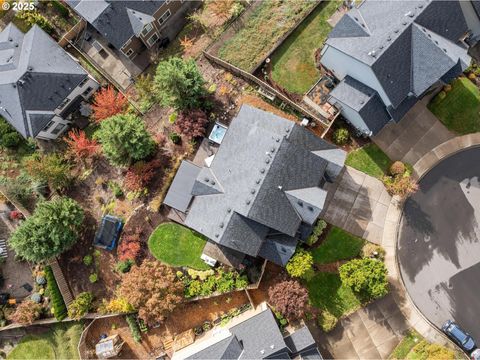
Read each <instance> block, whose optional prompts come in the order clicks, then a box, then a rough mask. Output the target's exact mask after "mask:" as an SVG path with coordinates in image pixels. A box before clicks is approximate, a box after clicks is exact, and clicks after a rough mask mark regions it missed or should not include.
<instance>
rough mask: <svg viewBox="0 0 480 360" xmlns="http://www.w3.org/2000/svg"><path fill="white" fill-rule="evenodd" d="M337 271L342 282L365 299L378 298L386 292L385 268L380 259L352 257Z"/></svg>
mask: <svg viewBox="0 0 480 360" xmlns="http://www.w3.org/2000/svg"><path fill="white" fill-rule="evenodd" d="M339 272H340V279H341V280H342V283H343V284H344V285H346V286H349V287H350V288H352V290H353V291H354V292H356V293H357V294H359V295H361V296H362V297H363V298H364V299H365V300H371V299H376V298H380V297H382V296H385V295H386V294H387V293H388V280H387V268H386V267H385V264H384V263H383V262H382V261H380V260H375V259H370V258H363V259H353V260H351V261H349V262H347V263H345V264H343V265H342V266H340V268H339Z"/></svg>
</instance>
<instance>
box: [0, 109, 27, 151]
mask: <svg viewBox="0 0 480 360" xmlns="http://www.w3.org/2000/svg"><path fill="white" fill-rule="evenodd" d="M21 142H22V137H21V135H20V134H19V133H18V132H17V131H16V130H15V129H14V128H13V127H12V126H11V125H10V124H9V123H8V122H7V121H6V120H5V119H4V118H2V117H0V147H2V148H7V149H16V148H17V147H18V146H19V145H20V143H21Z"/></svg>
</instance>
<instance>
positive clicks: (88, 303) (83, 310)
mask: <svg viewBox="0 0 480 360" xmlns="http://www.w3.org/2000/svg"><path fill="white" fill-rule="evenodd" d="M92 301H93V295H92V294H91V293H89V292H82V293H80V294H79V295H78V296H77V297H76V298H75V300H73V301H72V303H71V304H70V305H68V316H69V317H70V318H71V319H74V320H80V319H81V318H82V317H84V316H85V314H87V313H88V311H89V310H90V309H91V307H92Z"/></svg>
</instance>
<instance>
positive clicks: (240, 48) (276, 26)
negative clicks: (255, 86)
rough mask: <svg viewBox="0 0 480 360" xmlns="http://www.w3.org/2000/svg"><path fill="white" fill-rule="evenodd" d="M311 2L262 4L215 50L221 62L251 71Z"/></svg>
mask: <svg viewBox="0 0 480 360" xmlns="http://www.w3.org/2000/svg"><path fill="white" fill-rule="evenodd" d="M316 5H317V3H316V2H313V1H294V0H286V1H280V0H272V1H264V2H262V3H261V4H260V5H259V6H258V7H257V8H256V9H255V10H254V11H253V13H252V14H251V15H250V17H249V18H248V19H246V23H245V25H244V27H243V28H242V29H240V30H239V31H238V32H237V33H236V34H235V35H234V36H233V37H232V38H230V39H228V40H227V41H226V42H225V43H224V44H223V45H222V47H221V48H220V49H219V51H218V55H219V57H220V58H222V59H223V60H225V61H227V62H229V63H231V64H232V65H235V66H237V67H239V68H241V69H243V70H245V71H247V72H251V71H253V70H254V69H255V67H257V66H258V64H259V63H261V62H262V61H263V59H264V58H265V57H266V56H267V55H268V54H269V52H270V51H271V49H272V47H273V46H274V45H275V44H276V43H277V42H278V41H279V40H280V39H281V38H282V37H283V36H284V35H285V34H286V33H287V32H288V31H289V30H290V29H291V28H292V27H294V26H295V25H296V24H297V23H298V21H301V19H302V18H303V17H304V16H305V15H306V14H307V13H308V12H309V11H310V10H311V9H312V7H314V6H316Z"/></svg>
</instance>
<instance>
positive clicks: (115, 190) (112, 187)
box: [108, 181, 123, 199]
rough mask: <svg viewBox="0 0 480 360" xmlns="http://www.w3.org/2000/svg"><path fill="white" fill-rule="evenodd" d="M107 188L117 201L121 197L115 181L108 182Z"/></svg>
mask: <svg viewBox="0 0 480 360" xmlns="http://www.w3.org/2000/svg"><path fill="white" fill-rule="evenodd" d="M108 188H109V189H110V190H111V191H112V193H113V196H115V197H116V198H117V199H118V198H120V197H122V196H123V190H122V188H121V187H120V185H118V183H116V182H115V181H109V182H108Z"/></svg>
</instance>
